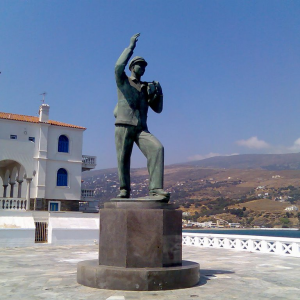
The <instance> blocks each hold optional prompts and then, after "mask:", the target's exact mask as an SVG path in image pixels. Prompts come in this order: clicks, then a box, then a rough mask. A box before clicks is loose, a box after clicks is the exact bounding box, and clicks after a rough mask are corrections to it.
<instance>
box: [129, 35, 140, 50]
mask: <svg viewBox="0 0 300 300" xmlns="http://www.w3.org/2000/svg"><path fill="white" fill-rule="evenodd" d="M139 36H140V33H136V34H135V35H133V36H132V37H131V39H130V44H129V47H128V48H131V49H134V48H135V46H136V42H137V41H138V37H139Z"/></svg>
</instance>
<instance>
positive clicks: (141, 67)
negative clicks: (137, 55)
mask: <svg viewBox="0 0 300 300" xmlns="http://www.w3.org/2000/svg"><path fill="white" fill-rule="evenodd" d="M145 70H146V66H145V64H143V63H139V62H138V63H136V64H134V65H133V67H132V71H133V72H134V73H135V74H137V75H139V76H143V75H144V73H145Z"/></svg>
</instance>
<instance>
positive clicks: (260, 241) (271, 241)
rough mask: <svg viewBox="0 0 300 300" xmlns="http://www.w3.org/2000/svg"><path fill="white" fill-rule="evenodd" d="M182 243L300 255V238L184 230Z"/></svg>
mask: <svg viewBox="0 0 300 300" xmlns="http://www.w3.org/2000/svg"><path fill="white" fill-rule="evenodd" d="M182 244H183V245H190V246H196V247H209V248H223V249H234V250H238V251H248V252H261V253H270V254H278V255H286V256H295V257H300V239H299V238H285V237H269V236H253V235H231V234H209V233H185V232H183V233H182Z"/></svg>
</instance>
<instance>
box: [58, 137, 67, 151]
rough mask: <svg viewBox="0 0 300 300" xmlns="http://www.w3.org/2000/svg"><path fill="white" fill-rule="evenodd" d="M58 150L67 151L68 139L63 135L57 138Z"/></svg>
mask: <svg viewBox="0 0 300 300" xmlns="http://www.w3.org/2000/svg"><path fill="white" fill-rule="evenodd" d="M58 152H65V153H68V152H69V139H68V138H67V137H66V136H65V135H61V136H60V137H59V139H58Z"/></svg>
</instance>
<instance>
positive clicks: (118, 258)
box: [99, 203, 182, 268]
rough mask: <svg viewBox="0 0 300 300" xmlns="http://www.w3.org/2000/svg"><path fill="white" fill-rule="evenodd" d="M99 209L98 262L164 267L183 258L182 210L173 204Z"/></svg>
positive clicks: (101, 263) (112, 264)
mask: <svg viewBox="0 0 300 300" xmlns="http://www.w3.org/2000/svg"><path fill="white" fill-rule="evenodd" d="M135 204H136V203H132V205H131V204H130V203H129V204H128V203H127V206H126V207H124V206H122V208H118V207H119V206H118V205H116V206H112V204H111V207H113V208H104V209H101V210H100V241H99V265H105V266H115V267H123V268H161V267H167V266H178V265H181V262H182V212H181V211H180V210H175V209H174V208H173V206H171V205H170V206H169V207H170V209H168V206H167V205H166V204H162V205H161V207H162V208H159V206H157V205H156V206H153V208H152V206H151V208H149V207H150V206H149V205H150V204H149V203H148V204H147V203H145V204H144V207H147V208H143V205H142V206H138V207H136V206H135Z"/></svg>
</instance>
